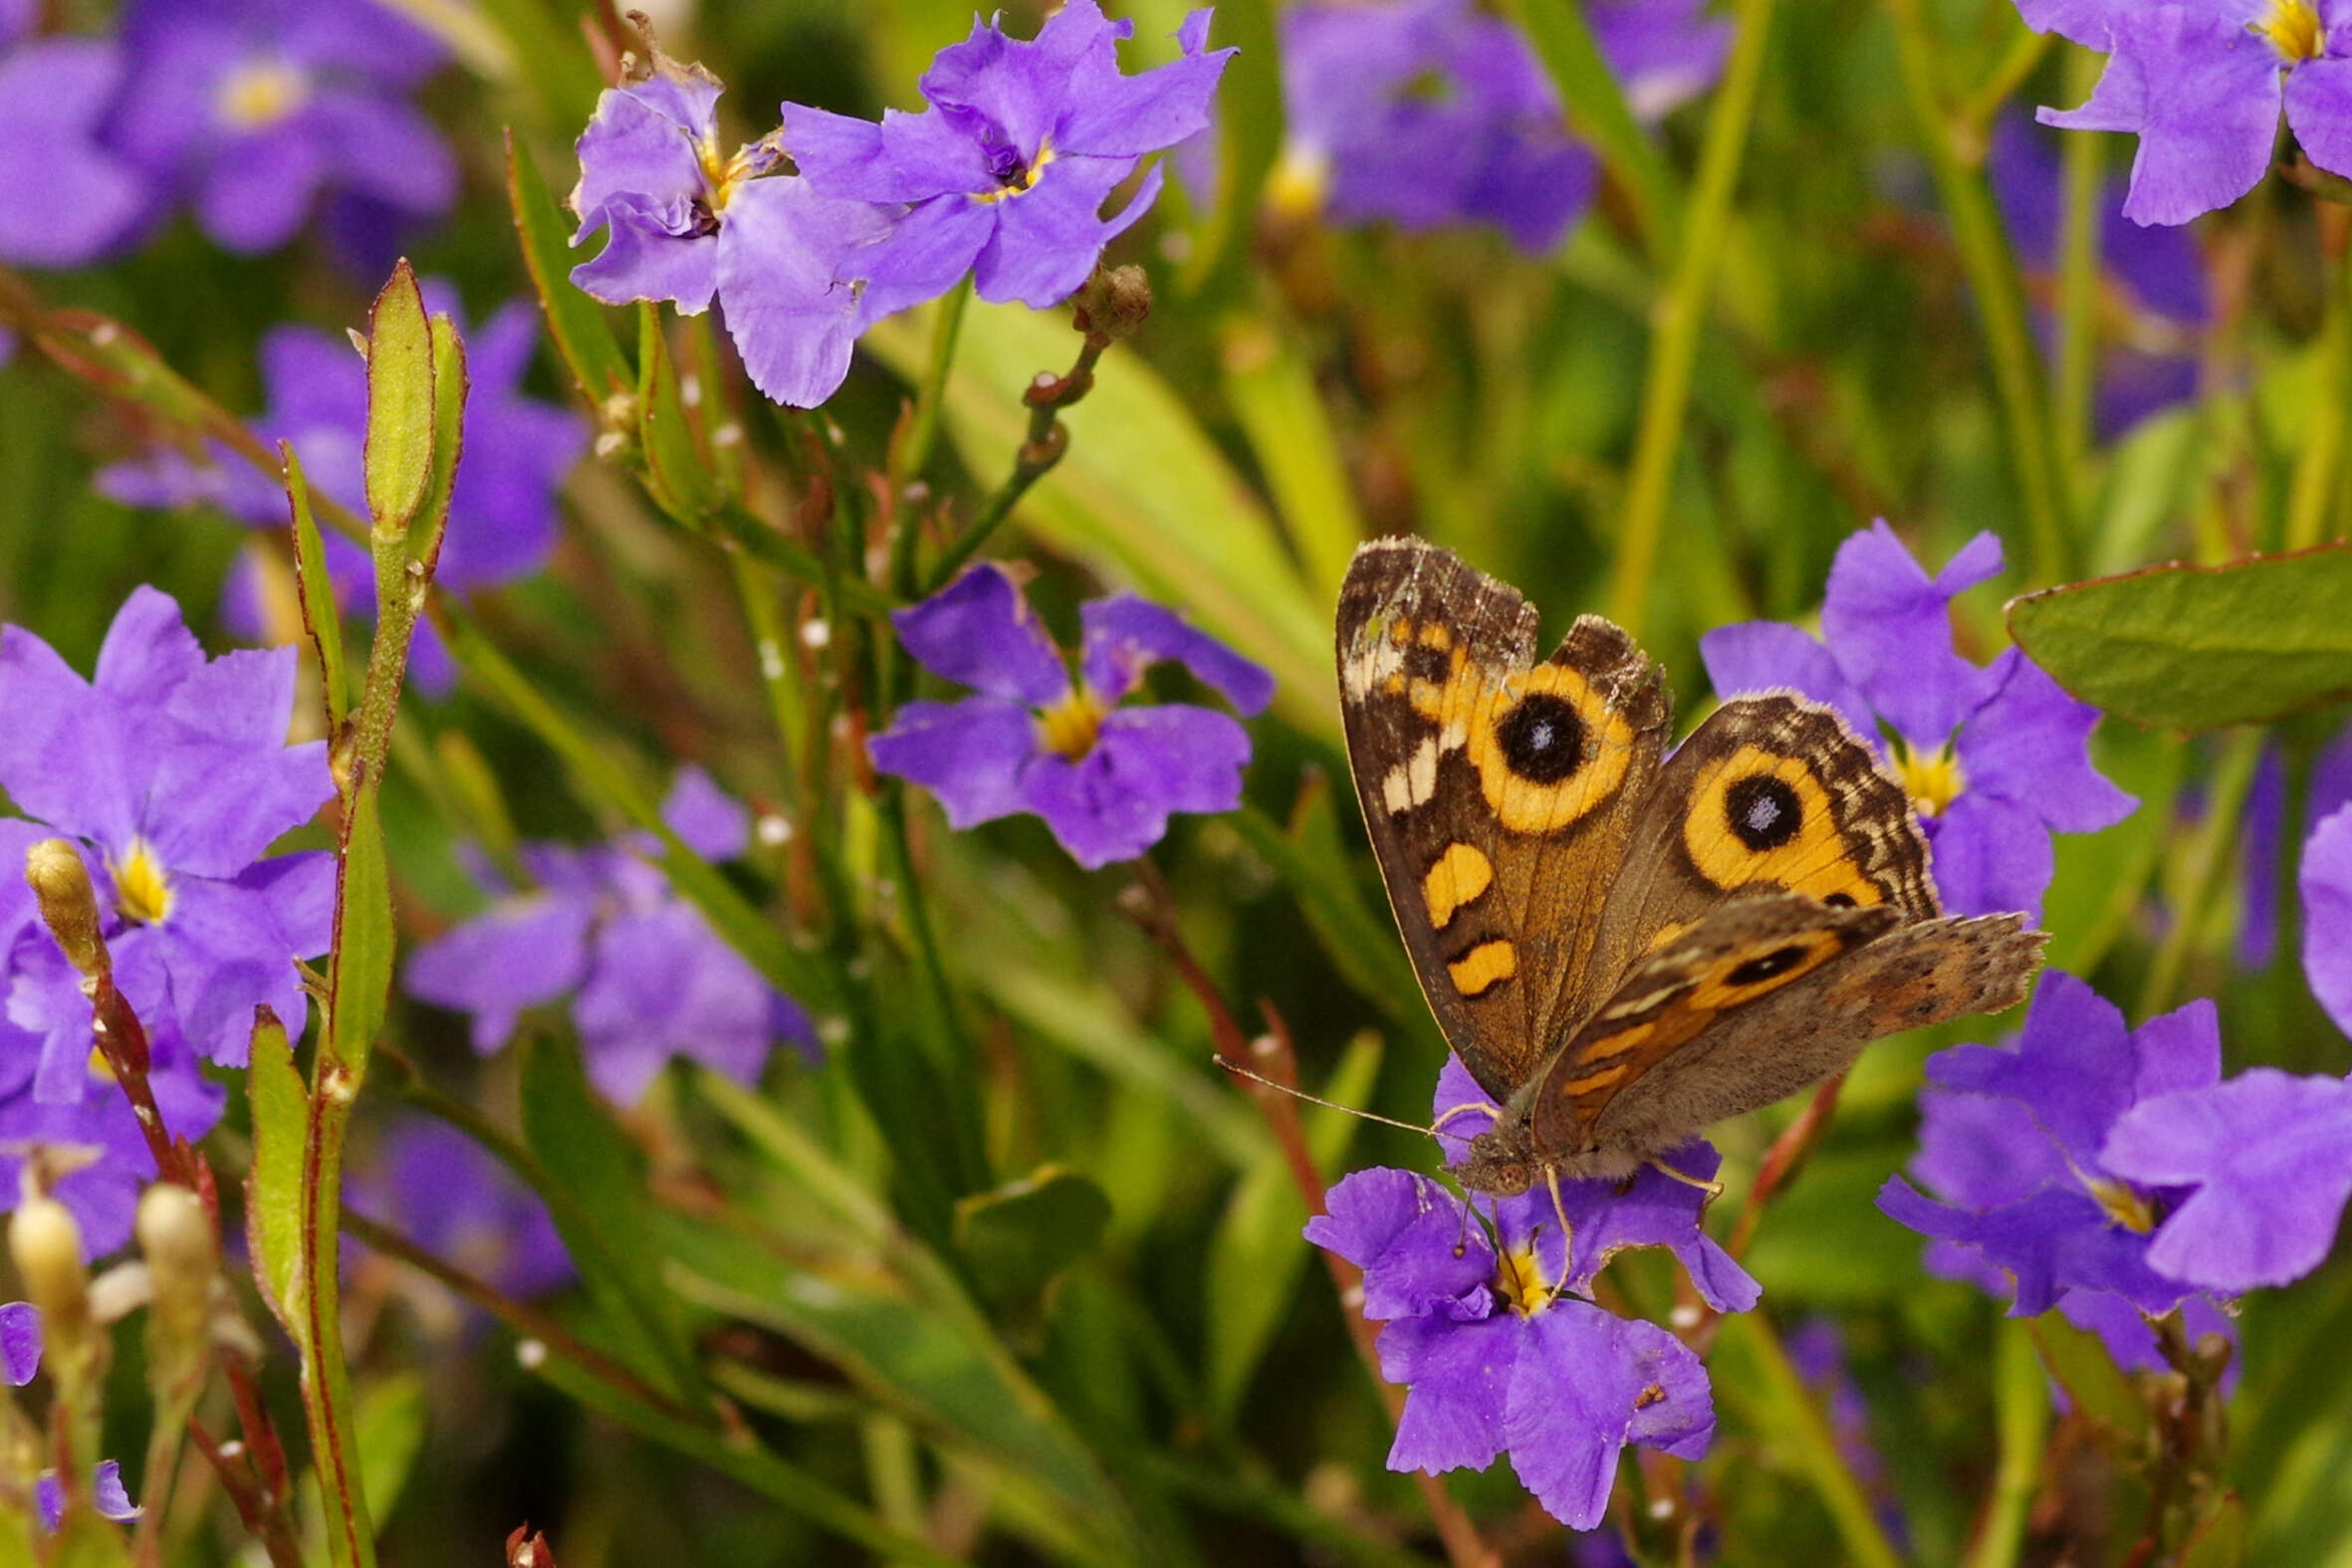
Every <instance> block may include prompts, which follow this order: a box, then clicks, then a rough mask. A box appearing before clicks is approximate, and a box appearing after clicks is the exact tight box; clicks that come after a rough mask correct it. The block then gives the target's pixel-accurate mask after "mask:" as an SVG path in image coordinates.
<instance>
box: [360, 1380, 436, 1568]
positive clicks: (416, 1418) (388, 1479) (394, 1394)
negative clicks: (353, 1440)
mask: <svg viewBox="0 0 2352 1568" xmlns="http://www.w3.org/2000/svg"><path fill="white" fill-rule="evenodd" d="M424 1429H425V1401H424V1380H423V1379H422V1378H420V1377H418V1376H417V1375H416V1374H415V1373H413V1372H402V1373H396V1374H394V1375H393V1376H391V1377H388V1378H385V1379H383V1380H382V1381H380V1382H378V1383H374V1384H370V1385H369V1386H368V1387H367V1388H366V1389H364V1390H362V1391H361V1393H360V1395H359V1473H360V1475H361V1476H362V1477H364V1479H365V1481H366V1489H367V1501H368V1504H369V1506H370V1507H371V1508H372V1510H373V1512H374V1515H375V1527H376V1530H377V1532H378V1533H381V1532H382V1530H383V1526H384V1521H385V1520H387V1519H389V1518H390V1517H391V1513H392V1508H393V1505H394V1504H396V1503H397V1502H398V1501H399V1500H400V1492H401V1490H402V1488H404V1487H405V1486H406V1485H407V1484H408V1474H409V1471H410V1470H412V1469H413V1468H415V1465H416V1456H417V1453H418V1451H419V1450H421V1449H422V1448H423V1447H424Z"/></svg>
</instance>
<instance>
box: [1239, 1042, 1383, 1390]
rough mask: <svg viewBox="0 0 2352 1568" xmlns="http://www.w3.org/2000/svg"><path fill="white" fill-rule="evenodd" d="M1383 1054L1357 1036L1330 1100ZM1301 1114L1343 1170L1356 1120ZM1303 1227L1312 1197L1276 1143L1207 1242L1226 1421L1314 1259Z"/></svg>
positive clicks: (1350, 1099) (1374, 1071) (1325, 1088)
mask: <svg viewBox="0 0 2352 1568" xmlns="http://www.w3.org/2000/svg"><path fill="white" fill-rule="evenodd" d="M1380 1054H1381V1052H1380V1037H1379V1036H1378V1035H1376V1034H1372V1033H1368V1032H1367V1033H1364V1034H1359V1035H1357V1036H1356V1037H1355V1038H1354V1039H1353V1040H1350V1041H1349V1042H1348V1046H1347V1053H1346V1054H1345V1055H1343V1056H1342V1057H1340V1058H1339V1066H1338V1069H1337V1070H1336V1071H1335V1072H1333V1073H1332V1074H1331V1076H1330V1078H1329V1079H1328V1080H1327V1081H1325V1082H1324V1083H1323V1085H1322V1087H1321V1091H1320V1092H1321V1094H1322V1096H1323V1098H1324V1099H1327V1100H1331V1101H1333V1102H1335V1103H1337V1104H1339V1105H1355V1104H1359V1103H1361V1102H1362V1101H1363V1100H1365V1099H1368V1098H1369V1097H1370V1096H1371V1093H1372V1086H1373V1084H1374V1083H1376V1082H1377V1081H1378V1080H1379V1077H1380ZM1302 1115H1303V1118H1304V1120H1305V1123H1306V1141H1307V1146H1308V1150H1309V1152H1310V1153H1312V1154H1313V1156H1314V1162H1315V1166H1316V1168H1317V1169H1318V1170H1321V1171H1325V1172H1329V1171H1333V1170H1336V1169H1337V1168H1338V1167H1339V1166H1340V1165H1341V1164H1342V1163H1343V1162H1344V1161H1345V1159H1346V1157H1347V1146H1348V1144H1349V1143H1350V1142H1351V1141H1352V1140H1353V1139H1354V1137H1355V1129H1356V1127H1357V1126H1358V1125H1359V1123H1358V1122H1357V1119H1356V1118H1355V1117H1352V1116H1350V1115H1348V1114H1347V1113H1346V1112H1344V1111H1336V1110H1332V1109H1330V1108H1328V1107H1326V1106H1320V1105H1311V1106H1306V1107H1304V1108H1303V1110H1302ZM1305 1226H1306V1200H1305V1199H1303V1198H1301V1197H1300V1196H1299V1193H1298V1183H1297V1180H1296V1178H1295V1177H1294V1175H1293V1174H1292V1171H1291V1162H1290V1160H1289V1159H1288V1158H1287V1157H1285V1155H1284V1154H1283V1152H1282V1151H1281V1150H1279V1149H1269V1150H1268V1151H1267V1152H1266V1153H1265V1154H1264V1155H1262V1156H1260V1157H1259V1160H1258V1162H1257V1163H1256V1164H1255V1165H1253V1166H1252V1167H1251V1168H1250V1170H1249V1171H1248V1173H1247V1174H1245V1175H1244V1176H1243V1177H1242V1179H1241V1181H1240V1183H1239V1184H1237V1185H1236V1186H1235V1188H1234V1191H1233V1197H1232V1199H1231V1200H1230V1201H1228V1202H1227V1204H1226V1206H1225V1218H1224V1220H1223V1221H1222V1222H1221V1223H1220V1224H1219V1225H1218V1227H1217V1234H1216V1236H1215V1237H1214V1238H1213V1239H1212V1240H1211V1241H1210V1243H1209V1266H1208V1274H1207V1279H1206V1284H1207V1295H1208V1311H1207V1313H1206V1317H1207V1319H1208V1325H1209V1354H1208V1374H1207V1376H1208V1389H1207V1393H1208V1404H1209V1408H1210V1410H1211V1411H1212V1412H1213V1413H1214V1414H1215V1415H1217V1416H1218V1417H1219V1418H1220V1419H1222V1420H1226V1421H1232V1420H1233V1419H1235V1418H1236V1417H1237V1416H1238V1415H1239V1414H1240V1411H1241V1405H1242V1398H1243V1396H1244V1395H1246V1394H1247V1393H1248V1392H1249V1389H1250V1379H1251V1376H1252V1375H1253V1374H1254V1373H1255V1372H1256V1371H1257V1370H1258V1363H1259V1361H1260V1360H1261V1359H1262V1358H1263V1357H1264V1356H1265V1354H1266V1347H1267V1346H1268V1344H1270V1343H1271V1342H1272V1341H1273V1339H1274V1333H1275V1330H1276V1329H1277V1328H1279V1327H1281V1326H1282V1321H1283V1318H1284V1315H1285V1314H1286V1313H1288V1312H1289V1311H1290V1308H1291V1296H1292V1294H1293V1292H1294V1290H1295V1289H1296V1288H1297V1284H1298V1276H1299V1274H1300V1273H1301V1272H1302V1271H1303V1270H1304V1269H1305V1267H1306V1263H1307V1258H1308V1252H1309V1249H1308V1248H1307V1246H1306V1245H1305V1244H1304V1243H1303V1242H1302V1241H1301V1240H1300V1239H1299V1232H1300V1231H1302V1230H1304V1229H1305Z"/></svg>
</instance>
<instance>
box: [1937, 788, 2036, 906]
mask: <svg viewBox="0 0 2352 1568" xmlns="http://www.w3.org/2000/svg"><path fill="white" fill-rule="evenodd" d="M1921 825H1922V826H1923V827H1924V828H1925V829H1926V831H1927V835H1928V844H1929V847H1930V849H1931V850H1932V852H1933V859H1932V860H1931V862H1930V869H1931V872H1932V874H1933V875H1934V877H1935V881H1936V892H1937V894H1938V895H1939V896H1940V897H1941V898H1942V899H1943V901H1944V910H1945V913H1947V914H1953V915H1999V914H2003V913H2006V912H2007V911H2009V910H2018V911H2021V912H2023V913H2024V914H2026V915H2028V916H2030V917H2032V918H2033V919H2035V920H2039V919H2040V918H2041V895H2042V894H2043V893H2045V892H2047V891H2048V890H2049V885H2050V878H2051V876H2053V875H2054V874H2055V873H2056V871H2057V855H2056V853H2055V852H2054V851H2053V850H2052V849H2051V848H2050V835H2049V829H2047V828H2045V827H2043V826H2042V825H2041V822H2040V821H2039V820H2038V819H2037V818H2036V817H2035V815H2034V813H2033V810H2032V808H2031V807H2029V806H2024V805H2019V804H2017V803H2016V802H2015V801H2013V800H2005V799H2002V798H2000V797H1999V796H1997V795H1992V794H1980V793H1978V792H1977V791H1976V790H1974V789H1964V790H1962V791H1961V793H1960V794H1959V795H1958V796H1957V797H1956V798H1955V799H1954V800H1953V802H1952V803H1951V804H1950V805H1948V806H1946V807H1944V809H1943V810H1942V811H1941V812H1939V813H1938V814H1937V815H1935V816H1932V817H1929V818H1927V819H1926V820H1925V821H1924V822H1923V823H1922V824H1921Z"/></svg>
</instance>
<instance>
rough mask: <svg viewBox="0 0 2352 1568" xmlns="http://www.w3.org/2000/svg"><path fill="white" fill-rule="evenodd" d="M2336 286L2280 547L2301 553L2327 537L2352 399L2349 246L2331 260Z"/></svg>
mask: <svg viewBox="0 0 2352 1568" xmlns="http://www.w3.org/2000/svg"><path fill="white" fill-rule="evenodd" d="M2337 267H2338V269H2339V276H2338V278H2337V280H2336V287H2335V288H2334V289H2332V290H2330V291H2329V293H2328V298H2327V317H2326V319H2325V321H2324V322H2322V323H2321V325H2320V330H2319V348H2318V359H2319V362H2318V364H2317V365H2315V366H2314V367H2313V368H2314V371H2315V372H2316V375H2317V379H2318V382H2319V385H2318V386H2317V387H2316V388H2314V395H2313V396H2312V397H2311V399H2310V401H2309V405H2308V406H2309V414H2308V417H2307V420H2306V422H2305V426H2304V430H2303V449H2302V451H2301V452H2299V453H2297V454H2296V456H2295V477H2294V488H2293V489H2292V490H2291V491H2289V492H2288V500H2287V508H2286V548H2287V549H2289V550H2303V549H2306V548H2308V547H2310V546H2312V545H2316V544H2318V543H2319V542H2320V540H2321V539H2322V538H2323V537H2325V535H2326V533H2327V523H2328V515H2329V514H2330V513H2331V512H2333V511H2334V510H2335V502H2336V497H2337V494H2338V490H2339V484H2338V475H2339V473H2340V471H2341V468H2342V464H2343V456H2344V409H2345V407H2346V400H2347V399H2348V398H2352V248H2347V251H2346V253H2345V256H2344V257H2343V258H2342V259H2340V260H2339V261H2338V262H2337Z"/></svg>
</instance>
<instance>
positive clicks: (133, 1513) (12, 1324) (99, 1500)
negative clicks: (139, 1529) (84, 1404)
mask: <svg viewBox="0 0 2352 1568" xmlns="http://www.w3.org/2000/svg"><path fill="white" fill-rule="evenodd" d="M41 1352H42V1343H41V1309H40V1308H39V1307H36V1306H34V1305H33V1304H32V1303H31V1302H30V1301H11V1302H8V1303H7V1304H6V1305H0V1377H6V1378H7V1379H8V1386H9V1387H10V1388H19V1389H21V1388H23V1387H24V1386H25V1385H26V1384H28V1383H30V1382H32V1381H33V1378H34V1376H35V1374H37V1373H39V1372H40V1370H41ZM90 1501H91V1506H92V1507H94V1508H96V1509H97V1510H98V1515H99V1517H100V1518H102V1519H113V1520H115V1521H116V1522H117V1523H127V1522H129V1521H130V1520H132V1519H136V1518H137V1517H139V1515H140V1514H141V1513H143V1512H144V1511H145V1510H144V1509H142V1508H140V1507H139V1505H138V1504H137V1503H135V1502H132V1501H131V1500H130V1493H129V1492H128V1491H126V1490H124V1489H123V1486H122V1465H121V1463H120V1462H119V1461H118V1460H116V1459H101V1460H100V1461H99V1462H98V1463H97V1464H96V1465H95V1466H93V1467H92V1470H91V1474H90ZM34 1505H35V1506H36V1507H37V1508H38V1509H39V1510H40V1513H41V1527H42V1528H43V1529H44V1530H48V1531H51V1532H55V1531H56V1529H57V1528H58V1526H59V1525H61V1524H63V1523H64V1522H65V1515H66V1491H65V1487H64V1486H62V1485H60V1484H59V1483H58V1478H57V1472H56V1471H55V1470H44V1471H43V1472H42V1473H41V1478H40V1483H39V1486H38V1488H37V1495H36V1496H35V1498H34Z"/></svg>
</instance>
